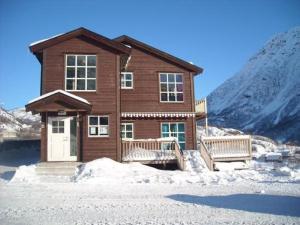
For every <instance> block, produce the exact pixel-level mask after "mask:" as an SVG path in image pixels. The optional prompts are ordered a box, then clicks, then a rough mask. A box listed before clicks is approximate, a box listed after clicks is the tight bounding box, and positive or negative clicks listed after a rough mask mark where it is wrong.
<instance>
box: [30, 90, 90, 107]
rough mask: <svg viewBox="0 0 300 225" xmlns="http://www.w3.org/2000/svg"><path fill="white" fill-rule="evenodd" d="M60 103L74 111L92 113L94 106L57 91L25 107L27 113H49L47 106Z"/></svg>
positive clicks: (84, 100) (32, 101) (82, 99)
mask: <svg viewBox="0 0 300 225" xmlns="http://www.w3.org/2000/svg"><path fill="white" fill-rule="evenodd" d="M52 103H58V104H60V105H62V107H67V108H69V109H72V110H73V111H90V110H91V108H92V105H91V104H90V103H89V102H88V101H87V100H86V99H84V98H81V97H79V96H77V95H74V94H71V93H69V92H66V91H63V90H55V91H52V92H49V93H46V94H44V95H41V96H39V97H37V98H35V99H33V100H31V101H29V102H28V104H27V105H26V106H25V108H26V111H32V112H33V113H36V112H43V111H48V108H47V105H48V104H52Z"/></svg>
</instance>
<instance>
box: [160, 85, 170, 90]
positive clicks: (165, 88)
mask: <svg viewBox="0 0 300 225" xmlns="http://www.w3.org/2000/svg"><path fill="white" fill-rule="evenodd" d="M167 87H168V85H167V84H160V88H161V90H160V91H163V92H165V91H168V89H167Z"/></svg>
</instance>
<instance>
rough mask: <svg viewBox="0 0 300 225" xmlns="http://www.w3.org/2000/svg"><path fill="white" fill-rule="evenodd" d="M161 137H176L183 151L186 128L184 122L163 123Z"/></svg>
mask: <svg viewBox="0 0 300 225" xmlns="http://www.w3.org/2000/svg"><path fill="white" fill-rule="evenodd" d="M161 137H176V138H177V139H178V143H179V145H180V147H181V149H185V126H184V123H183V122H166V123H161Z"/></svg>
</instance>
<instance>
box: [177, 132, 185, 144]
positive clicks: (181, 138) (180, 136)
mask: <svg viewBox="0 0 300 225" xmlns="http://www.w3.org/2000/svg"><path fill="white" fill-rule="evenodd" d="M178 141H179V142H181V141H183V142H184V141H185V137H184V133H182V134H178Z"/></svg>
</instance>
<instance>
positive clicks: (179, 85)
mask: <svg viewBox="0 0 300 225" xmlns="http://www.w3.org/2000/svg"><path fill="white" fill-rule="evenodd" d="M176 89H177V91H179V92H182V91H183V84H176Z"/></svg>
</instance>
